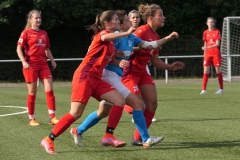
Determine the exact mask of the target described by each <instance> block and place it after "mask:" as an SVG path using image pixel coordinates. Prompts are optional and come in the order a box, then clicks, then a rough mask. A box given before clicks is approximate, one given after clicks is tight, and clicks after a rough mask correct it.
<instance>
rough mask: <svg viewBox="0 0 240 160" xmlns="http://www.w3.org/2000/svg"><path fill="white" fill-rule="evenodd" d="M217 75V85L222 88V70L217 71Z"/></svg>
mask: <svg viewBox="0 0 240 160" xmlns="http://www.w3.org/2000/svg"><path fill="white" fill-rule="evenodd" d="M217 77H218V82H219V85H220V89H223V76H222V72H220V73H218V74H217Z"/></svg>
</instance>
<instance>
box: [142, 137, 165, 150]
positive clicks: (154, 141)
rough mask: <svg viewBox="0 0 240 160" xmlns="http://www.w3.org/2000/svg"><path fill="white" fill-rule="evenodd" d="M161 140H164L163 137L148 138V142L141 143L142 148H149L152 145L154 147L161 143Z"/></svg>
mask: <svg viewBox="0 0 240 160" xmlns="http://www.w3.org/2000/svg"><path fill="white" fill-rule="evenodd" d="M163 139H164V136H160V137H150V138H148V140H147V141H146V142H142V144H143V148H150V147H152V146H153V145H156V144H158V143H160V142H161V141H163Z"/></svg>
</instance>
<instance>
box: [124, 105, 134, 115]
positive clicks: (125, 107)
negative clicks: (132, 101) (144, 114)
mask: <svg viewBox="0 0 240 160" xmlns="http://www.w3.org/2000/svg"><path fill="white" fill-rule="evenodd" d="M124 111H126V112H127V113H128V114H132V112H133V108H132V107H130V106H129V105H126V104H125V105H124Z"/></svg>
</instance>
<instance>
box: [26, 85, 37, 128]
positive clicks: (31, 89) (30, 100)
mask: <svg viewBox="0 0 240 160" xmlns="http://www.w3.org/2000/svg"><path fill="white" fill-rule="evenodd" d="M27 88H28V96H27V107H28V116H29V125H30V126H39V125H40V124H39V123H38V122H37V121H36V119H35V115H34V113H35V100H36V92H37V82H29V83H27Z"/></svg>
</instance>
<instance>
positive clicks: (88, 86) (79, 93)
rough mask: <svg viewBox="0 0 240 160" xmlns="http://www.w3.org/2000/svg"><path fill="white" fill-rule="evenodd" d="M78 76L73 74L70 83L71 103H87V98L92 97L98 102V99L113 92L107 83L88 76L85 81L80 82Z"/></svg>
mask: <svg viewBox="0 0 240 160" xmlns="http://www.w3.org/2000/svg"><path fill="white" fill-rule="evenodd" d="M79 77H80V76H77V75H76V74H74V77H73V81H72V96H71V102H81V103H84V104H87V103H88V100H89V98H90V97H91V96H92V97H94V98H95V99H97V100H98V101H101V99H100V97H101V96H102V95H103V94H104V93H107V92H110V91H112V90H115V88H114V87H112V86H111V85H110V84H108V83H107V82H104V81H102V80H99V79H96V78H93V77H90V76H88V77H87V78H86V79H85V80H83V81H80V78H79Z"/></svg>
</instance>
